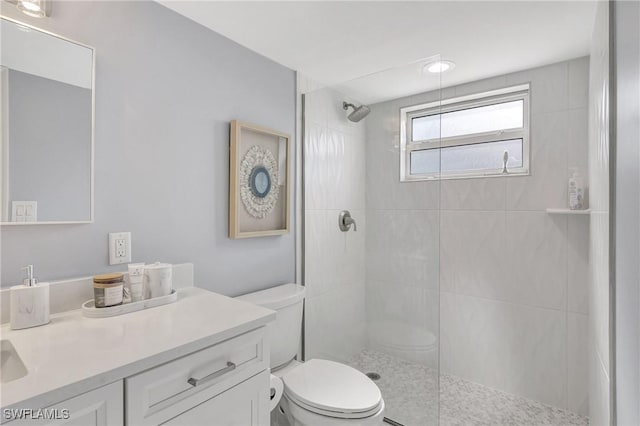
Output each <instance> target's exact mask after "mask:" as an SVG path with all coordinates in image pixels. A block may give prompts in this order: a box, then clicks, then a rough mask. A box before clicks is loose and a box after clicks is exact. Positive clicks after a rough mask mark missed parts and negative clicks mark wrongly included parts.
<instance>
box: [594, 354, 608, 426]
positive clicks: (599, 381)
mask: <svg viewBox="0 0 640 426" xmlns="http://www.w3.org/2000/svg"><path fill="white" fill-rule="evenodd" d="M588 352H589V424H590V425H592V426H608V425H610V424H611V421H610V416H611V413H610V404H609V388H610V386H611V384H610V382H609V376H608V373H607V369H606V368H605V366H604V365H603V364H602V361H601V359H600V358H599V357H598V354H597V352H596V349H595V348H594V347H593V346H591V345H589V350H588Z"/></svg>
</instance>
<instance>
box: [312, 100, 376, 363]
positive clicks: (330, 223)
mask: <svg viewBox="0 0 640 426" xmlns="http://www.w3.org/2000/svg"><path fill="white" fill-rule="evenodd" d="M345 100H346V101H352V100H349V99H344V98H343V97H342V96H341V95H340V93H338V92H336V91H333V90H331V89H322V90H317V91H314V92H311V93H308V94H306V95H305V101H304V102H305V138H304V140H305V142H304V144H305V145H304V150H305V152H304V156H305V170H304V190H305V207H304V215H305V233H304V236H305V237H304V238H305V241H304V247H305V250H304V259H305V270H304V276H305V286H306V288H307V299H306V309H305V357H306V359H311V358H325V359H332V360H337V361H341V362H346V361H348V360H349V359H350V358H351V357H352V356H353V355H355V354H356V353H358V352H360V351H361V350H362V349H363V348H364V347H365V340H366V339H365V321H366V317H365V266H364V253H365V231H366V221H365V201H364V200H365V188H364V184H365V182H364V176H365V175H364V173H365V164H364V161H365V155H364V149H365V146H364V135H365V132H364V123H363V122H360V123H352V122H350V121H348V120H347V119H346V116H347V113H346V112H345V111H344V110H343V109H342V102H343V101H345ZM341 210H349V211H350V212H351V215H352V217H353V218H354V219H355V220H356V225H357V231H354V230H353V229H352V230H351V231H349V232H341V231H340V230H339V229H338V215H339V213H340V211H341Z"/></svg>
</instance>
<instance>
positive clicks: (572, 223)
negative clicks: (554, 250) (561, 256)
mask: <svg viewBox="0 0 640 426" xmlns="http://www.w3.org/2000/svg"><path fill="white" fill-rule="evenodd" d="M567 225H568V239H567V244H568V251H567V256H568V258H567V266H568V270H567V274H568V277H567V278H568V293H569V294H568V310H569V312H579V313H582V314H586V313H588V312H589V300H588V299H589V292H588V286H589V217H585V216H575V217H570V218H568V219H567Z"/></svg>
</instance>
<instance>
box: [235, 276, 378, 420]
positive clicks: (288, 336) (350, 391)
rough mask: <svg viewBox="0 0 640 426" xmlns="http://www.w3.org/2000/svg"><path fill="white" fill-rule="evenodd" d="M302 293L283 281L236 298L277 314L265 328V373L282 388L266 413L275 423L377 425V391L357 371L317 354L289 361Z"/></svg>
mask: <svg viewBox="0 0 640 426" xmlns="http://www.w3.org/2000/svg"><path fill="white" fill-rule="evenodd" d="M304 295H305V288H304V287H303V286H300V285H296V284H284V285H280V286H277V287H273V288H269V289H267V290H263V291H258V292H255V293H249V294H245V295H244V296H240V297H238V299H240V300H244V301H247V302H251V303H254V304H256V305H260V306H263V307H265V308H268V309H273V310H274V311H277V313H278V315H277V317H276V321H275V322H274V323H272V324H271V326H270V330H269V333H270V334H269V336H270V341H271V373H272V374H273V375H274V376H276V377H279V378H280V379H281V380H282V384H283V392H282V397H281V398H280V401H279V402H278V404H277V406H276V407H275V408H274V412H272V416H271V418H272V419H275V420H276V422H278V423H280V422H281V421H282V420H281V419H282V418H286V421H287V422H288V423H289V424H290V425H291V426H309V425H314V426H315V425H331V426H347V425H350V426H354V425H381V424H383V419H384V400H383V399H382V394H381V393H380V389H378V386H376V384H375V383H373V381H371V379H369V378H368V377H367V376H365V375H364V374H363V373H361V372H360V371H358V370H356V369H355V368H352V367H349V366H348V365H344V364H340V363H338V362H333V361H328V360H323V359H312V360H309V361H307V362H305V363H300V362H298V361H296V360H294V357H295V356H296V354H297V352H298V345H299V344H300V336H301V334H302V307H303V302H304ZM275 380H276V381H277V379H275ZM276 397H277V396H276Z"/></svg>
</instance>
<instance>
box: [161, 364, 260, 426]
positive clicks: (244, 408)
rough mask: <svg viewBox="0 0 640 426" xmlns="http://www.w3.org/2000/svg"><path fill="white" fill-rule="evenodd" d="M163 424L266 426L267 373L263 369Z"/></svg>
mask: <svg viewBox="0 0 640 426" xmlns="http://www.w3.org/2000/svg"><path fill="white" fill-rule="evenodd" d="M163 424H164V425H171V426H216V425H220V426H268V425H269V373H268V372H267V371H263V372H262V373H260V374H257V375H255V376H253V377H252V378H250V379H248V380H245V381H244V382H242V383H240V384H239V385H236V386H234V387H232V388H231V389H229V390H227V391H225V392H223V393H221V394H219V395H217V396H215V397H213V398H211V399H209V400H207V401H205V402H203V403H201V404H199V405H196V406H195V407H193V408H192V409H190V410H188V411H185V412H184V413H182V414H180V415H178V416H176V417H174V418H172V419H171V420H169V421H167V422H166V423H163Z"/></svg>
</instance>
